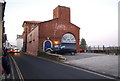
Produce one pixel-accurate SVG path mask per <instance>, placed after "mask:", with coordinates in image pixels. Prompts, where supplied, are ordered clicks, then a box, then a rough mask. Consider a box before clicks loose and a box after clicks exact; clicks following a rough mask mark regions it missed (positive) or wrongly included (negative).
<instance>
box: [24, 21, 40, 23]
mask: <svg viewBox="0 0 120 81" xmlns="http://www.w3.org/2000/svg"><path fill="white" fill-rule="evenodd" d="M41 22H42V21H24V23H41Z"/></svg>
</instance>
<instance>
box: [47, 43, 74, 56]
mask: <svg viewBox="0 0 120 81" xmlns="http://www.w3.org/2000/svg"><path fill="white" fill-rule="evenodd" d="M46 52H48V53H58V54H71V55H74V54H75V53H76V44H75V43H62V44H56V45H54V46H53V47H51V48H47V50H46Z"/></svg>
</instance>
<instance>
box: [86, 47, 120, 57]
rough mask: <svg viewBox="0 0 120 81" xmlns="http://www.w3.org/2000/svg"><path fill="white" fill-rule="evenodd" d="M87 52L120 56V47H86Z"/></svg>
mask: <svg viewBox="0 0 120 81" xmlns="http://www.w3.org/2000/svg"><path fill="white" fill-rule="evenodd" d="M86 51H87V52H89V53H106V54H117V55H118V54H119V55H120V47H117V46H116V47H112V46H109V47H104V46H103V47H99V46H97V47H95V46H94V47H91V46H89V47H87V49H86Z"/></svg>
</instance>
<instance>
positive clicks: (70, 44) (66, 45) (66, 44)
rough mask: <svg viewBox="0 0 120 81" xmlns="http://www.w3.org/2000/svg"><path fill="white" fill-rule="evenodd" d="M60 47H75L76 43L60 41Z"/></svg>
mask: <svg viewBox="0 0 120 81" xmlns="http://www.w3.org/2000/svg"><path fill="white" fill-rule="evenodd" d="M61 48H65V49H76V43H62V44H61Z"/></svg>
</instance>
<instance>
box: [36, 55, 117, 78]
mask: <svg viewBox="0 0 120 81" xmlns="http://www.w3.org/2000/svg"><path fill="white" fill-rule="evenodd" d="M38 58H41V59H44V60H47V61H51V62H54V63H57V64H61V65H64V66H67V67H71V68H74V69H77V70H82V71H85V72H88V73H92V74H95V75H98V76H102V77H105V78H108V79H116V78H113V77H109V76H107V75H103V74H100V73H96V72H93V71H89V70H85V69H82V68H80V67H79V68H78V67H75V66H72V65H68V64H65V63H60V62H57V61H53V60H50V59H46V58H43V57H38Z"/></svg>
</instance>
